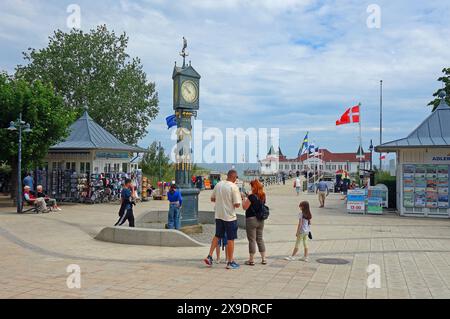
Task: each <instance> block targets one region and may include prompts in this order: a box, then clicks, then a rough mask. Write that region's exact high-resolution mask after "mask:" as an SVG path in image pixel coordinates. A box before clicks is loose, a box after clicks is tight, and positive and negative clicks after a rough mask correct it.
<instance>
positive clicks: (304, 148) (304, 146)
mask: <svg viewBox="0 0 450 319" xmlns="http://www.w3.org/2000/svg"><path fill="white" fill-rule="evenodd" d="M308 134H309V132H307V133H306V135H305V138H304V139H303V143H302V146H301V147H300V150H299V152H298V157H300V156H302V155H303V154H305V153H306V152H307V151H308V145H309V141H308Z"/></svg>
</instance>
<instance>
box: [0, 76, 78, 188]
mask: <svg viewBox="0 0 450 319" xmlns="http://www.w3.org/2000/svg"><path fill="white" fill-rule="evenodd" d="M0 110H1V112H2V116H1V117H0V128H1V129H0V140H1V141H2V143H0V162H3V163H7V164H9V165H11V166H12V168H13V172H16V171H17V164H16V163H17V154H18V149H19V148H18V135H17V131H12V132H11V131H9V130H7V129H6V128H7V127H8V126H9V123H10V122H11V121H16V120H17V119H18V118H19V115H20V113H22V121H24V122H26V123H29V124H30V126H31V128H32V132H31V133H23V134H22V162H23V167H22V168H24V169H25V168H32V167H35V166H38V165H39V164H41V162H42V159H43V158H44V157H45V156H46V154H47V152H48V149H49V148H50V146H52V145H54V144H56V143H58V142H60V141H61V140H62V139H64V138H65V137H66V136H67V134H68V127H69V125H70V123H72V122H73V121H74V120H75V113H74V112H73V111H70V110H69V111H68V110H67V109H66V107H65V106H64V101H63V99H62V98H61V97H59V96H57V95H56V94H55V92H54V89H53V88H52V87H51V86H50V85H45V84H42V83H41V82H40V81H35V82H33V83H31V84H30V83H28V82H26V81H24V80H22V79H15V78H13V77H11V76H9V75H7V74H5V73H1V74H0ZM13 178H14V182H16V180H15V178H16V177H15V175H14V174H13Z"/></svg>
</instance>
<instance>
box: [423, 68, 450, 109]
mask: <svg viewBox="0 0 450 319" xmlns="http://www.w3.org/2000/svg"><path fill="white" fill-rule="evenodd" d="M442 73H444V75H443V76H441V77H440V78H439V79H438V81H440V82H442V83H443V86H444V87H443V88H442V89H439V90H437V91H436V92H435V93H434V94H433V96H434V97H435V99H434V100H433V101H431V102H430V103H428V105H430V106H432V107H433V111H434V110H435V109H436V108H437V107H438V105H439V103H440V99H439V98H438V96H439V93H440V92H441V91H442V90H444V91H445V93H446V94H447V97H446V99H445V100H446V101H447V104H449V105H450V68H444V69H443V70H442Z"/></svg>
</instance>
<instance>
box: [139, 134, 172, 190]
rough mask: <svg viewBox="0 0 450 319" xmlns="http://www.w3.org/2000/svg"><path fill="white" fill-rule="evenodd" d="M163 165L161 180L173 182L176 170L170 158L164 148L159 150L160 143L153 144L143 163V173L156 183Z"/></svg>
mask: <svg viewBox="0 0 450 319" xmlns="http://www.w3.org/2000/svg"><path fill="white" fill-rule="evenodd" d="M160 163H161V178H162V179H164V180H165V181H172V180H173V179H174V178H175V170H174V167H173V165H172V164H171V163H170V158H169V156H167V155H166V154H165V151H164V148H162V147H161V148H160V149H159V150H158V143H156V142H153V143H152V144H151V145H150V146H149V147H148V149H147V153H146V154H145V155H144V157H143V158H142V161H141V168H142V172H143V173H144V174H145V175H147V176H148V177H150V178H151V179H152V180H153V181H154V182H155V181H157V180H158V179H159V174H160Z"/></svg>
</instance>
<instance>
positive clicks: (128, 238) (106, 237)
mask: <svg viewBox="0 0 450 319" xmlns="http://www.w3.org/2000/svg"><path fill="white" fill-rule="evenodd" d="M95 239H97V240H101V241H106V242H111V243H117V244H127V245H146V246H164V247H203V246H205V245H203V244H202V243H199V242H198V241H196V240H194V239H192V238H191V237H189V236H187V235H186V234H184V233H182V232H180V231H177V230H169V229H149V228H128V227H106V228H103V229H102V230H101V231H100V233H99V234H98V235H97V236H96V237H95Z"/></svg>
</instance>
